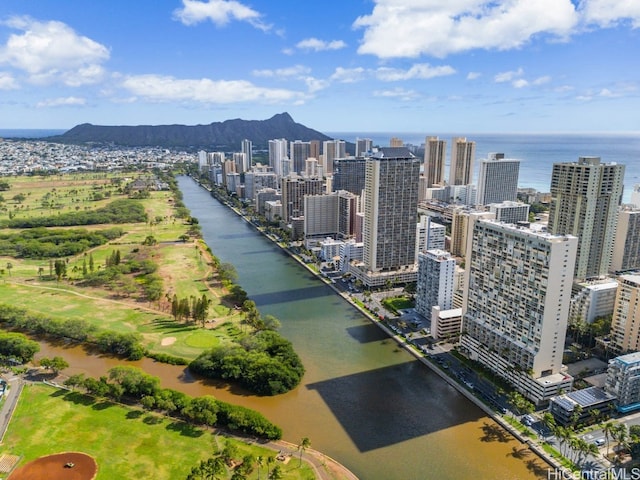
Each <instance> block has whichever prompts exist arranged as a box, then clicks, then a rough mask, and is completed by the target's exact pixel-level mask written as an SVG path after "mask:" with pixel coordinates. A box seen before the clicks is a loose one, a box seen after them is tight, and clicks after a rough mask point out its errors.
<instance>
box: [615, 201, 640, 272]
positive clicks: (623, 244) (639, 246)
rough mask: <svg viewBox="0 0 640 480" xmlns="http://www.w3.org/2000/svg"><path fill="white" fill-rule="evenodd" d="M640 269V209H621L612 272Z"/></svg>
mask: <svg viewBox="0 0 640 480" xmlns="http://www.w3.org/2000/svg"><path fill="white" fill-rule="evenodd" d="M639 269H640V207H638V208H628V207H625V208H621V209H620V211H619V212H618V225H617V228H616V236H615V241H614V243H613V257H612V260H611V271H612V272H624V271H628V270H639Z"/></svg>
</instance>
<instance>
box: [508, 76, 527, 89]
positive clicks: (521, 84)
mask: <svg viewBox="0 0 640 480" xmlns="http://www.w3.org/2000/svg"><path fill="white" fill-rule="evenodd" d="M511 85H513V86H514V87H515V88H524V87H528V86H529V82H528V81H527V80H525V79H524V78H518V79H516V80H514V81H513V82H512V83H511Z"/></svg>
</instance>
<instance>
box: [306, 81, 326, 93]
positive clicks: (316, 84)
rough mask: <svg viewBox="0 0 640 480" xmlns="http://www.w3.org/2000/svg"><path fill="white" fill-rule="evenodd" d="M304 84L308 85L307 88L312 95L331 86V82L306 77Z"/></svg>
mask: <svg viewBox="0 0 640 480" xmlns="http://www.w3.org/2000/svg"><path fill="white" fill-rule="evenodd" d="M304 82H305V84H306V85H307V88H308V89H309V92H310V93H314V92H317V91H319V90H324V89H325V88H327V87H328V86H329V82H328V81H327V80H322V79H319V78H314V77H306V78H305V79H304Z"/></svg>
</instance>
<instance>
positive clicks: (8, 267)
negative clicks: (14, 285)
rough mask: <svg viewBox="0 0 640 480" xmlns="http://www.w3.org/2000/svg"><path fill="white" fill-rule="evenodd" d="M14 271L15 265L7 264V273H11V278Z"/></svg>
mask: <svg viewBox="0 0 640 480" xmlns="http://www.w3.org/2000/svg"><path fill="white" fill-rule="evenodd" d="M12 269H13V263H11V262H7V272H9V276H11V270H12Z"/></svg>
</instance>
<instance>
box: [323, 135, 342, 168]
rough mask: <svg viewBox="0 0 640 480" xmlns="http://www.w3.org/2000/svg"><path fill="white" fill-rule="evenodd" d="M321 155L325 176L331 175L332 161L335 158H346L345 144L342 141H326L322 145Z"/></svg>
mask: <svg viewBox="0 0 640 480" xmlns="http://www.w3.org/2000/svg"><path fill="white" fill-rule="evenodd" d="M322 155H323V158H324V160H323V162H322V165H323V167H324V173H325V175H331V174H332V173H333V161H334V160H335V159H336V158H345V157H346V156H347V144H346V142H345V141H344V140H327V141H326V142H324V143H323V145H322Z"/></svg>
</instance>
